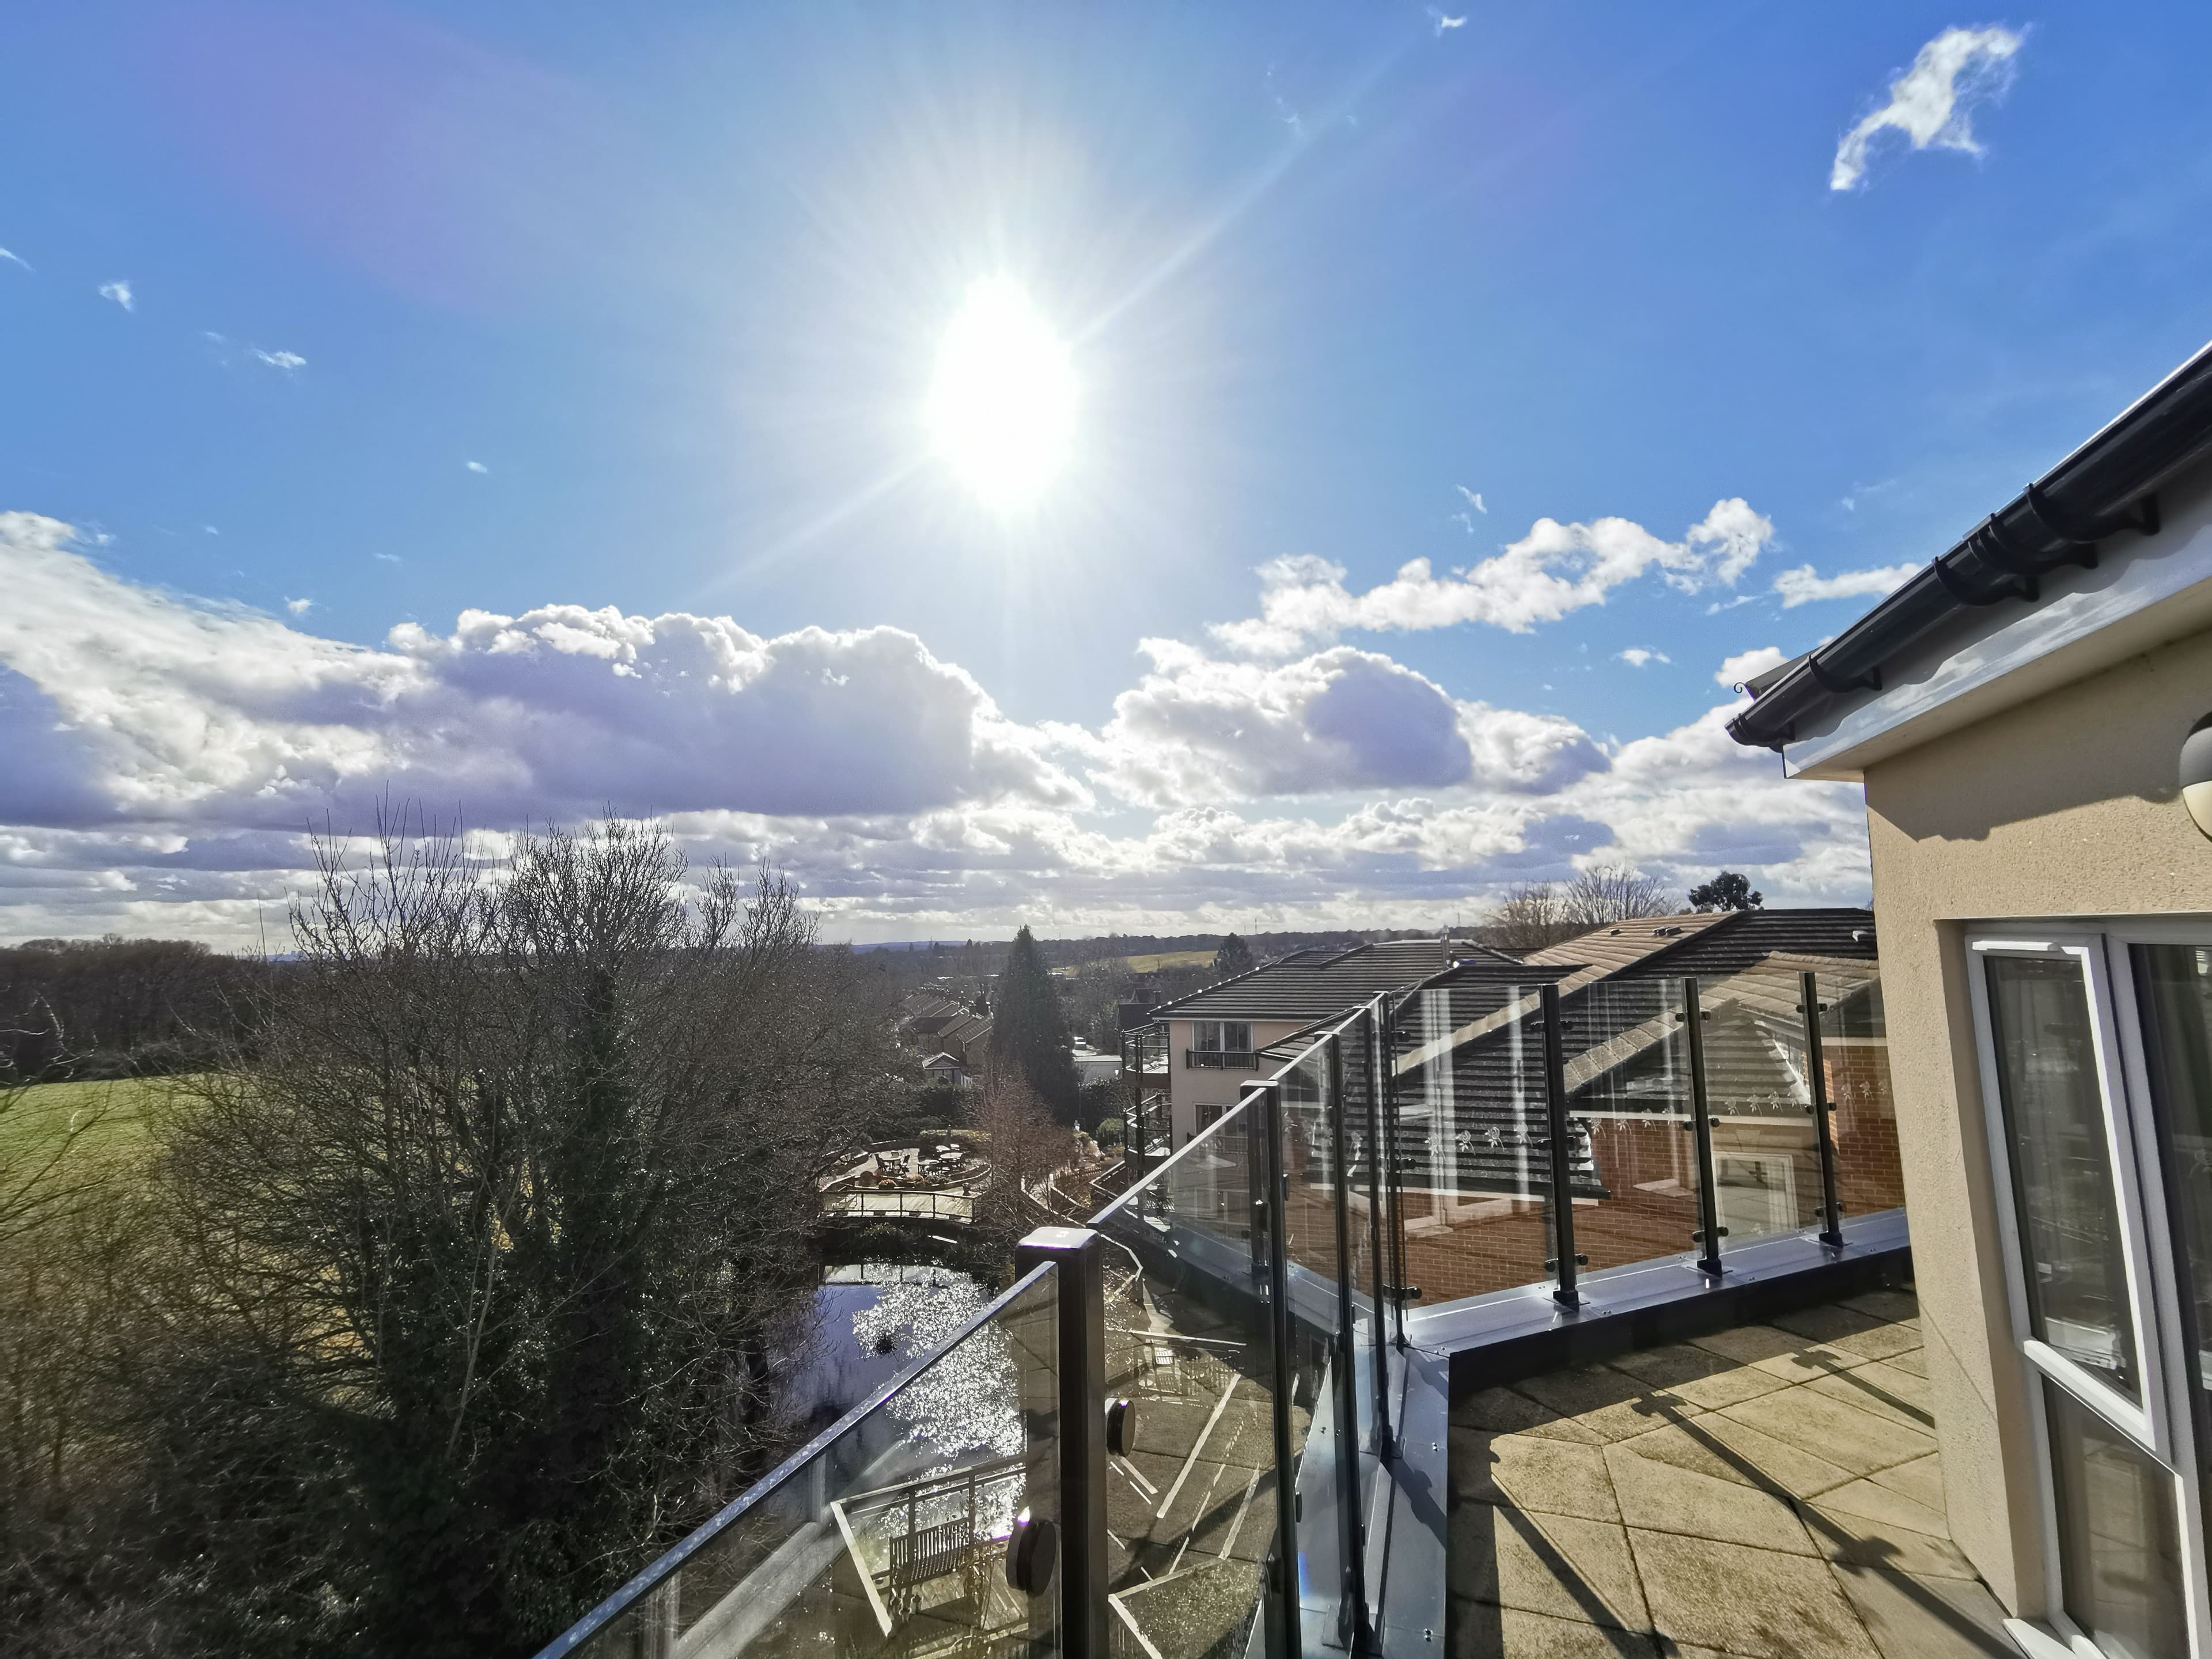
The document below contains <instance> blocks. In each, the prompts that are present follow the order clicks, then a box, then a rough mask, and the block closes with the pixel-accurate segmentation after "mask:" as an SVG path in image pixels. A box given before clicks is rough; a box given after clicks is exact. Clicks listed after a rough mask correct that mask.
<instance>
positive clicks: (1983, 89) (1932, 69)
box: [1828, 28, 2022, 190]
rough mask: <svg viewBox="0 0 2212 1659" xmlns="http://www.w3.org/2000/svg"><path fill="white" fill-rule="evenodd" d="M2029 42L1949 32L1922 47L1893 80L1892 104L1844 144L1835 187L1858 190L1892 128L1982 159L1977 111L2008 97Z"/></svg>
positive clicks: (2010, 35) (1925, 144)
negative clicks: (2016, 60)
mask: <svg viewBox="0 0 2212 1659" xmlns="http://www.w3.org/2000/svg"><path fill="white" fill-rule="evenodd" d="M2021 38H2022V37H2021V35H2020V34H2018V33H2015V31H2013V30H2011V29H2007V28H1981V29H1968V28H1948V29H1945V30H1944V31H1943V33H1941V34H1939V35H1937V36H1936V38H1935V39H1934V40H1930V41H1929V43H1928V44H1927V45H1926V46H1923V47H1921V48H1920V52H1919V54H1918V56H1917V57H1915V58H1913V60H1912V67H1911V69H1909V70H1905V73H1904V74H1902V75H1900V76H1898V77H1897V79H1896V80H1894V81H1892V82H1890V83H1889V101H1888V102H1887V103H1886V104H1884V105H1883V106H1881V108H1880V109H1877V110H1875V111H1874V112H1871V113H1870V114H1869V115H1868V116H1867V117H1866V118H1864V119H1863V120H1862V121H1860V123H1859V124H1858V125H1857V126H1855V127H1853V128H1852V129H1851V130H1850V131H1849V132H1847V133H1845V134H1844V137H1843V142H1842V143H1838V145H1837V146H1836V161H1835V165H1834V166H1833V167H1832V168H1830V169H1829V173H1828V188H1829V189H1830V190H1857V189H1858V188H1859V187H1860V186H1861V185H1863V184H1864V183H1865V182H1866V174H1867V162H1868V156H1869V150H1870V149H1871V148H1872V146H1873V144H1874V142H1875V139H1876V138H1877V137H1880V136H1881V134H1882V133H1884V132H1886V131H1898V132H1901V133H1903V134H1904V135H1905V137H1906V138H1907V139H1908V140H1909V141H1910V142H1911V145H1912V148H1913V149H1955V150H1963V151H1964V152H1966V154H1967V155H1980V154H1982V146H1981V144H1980V143H1978V142H1977V141H1976V139H1975V137H1974V130H1973V125H1972V112H1973V109H1974V106H1976V105H1977V104H1979V103H1982V102H1984V101H1986V100H1991V99H1995V98H1999V97H2002V95H2003V94H2004V91H2005V89H2006V88H2007V87H2008V86H2009V85H2010V84H2011V82H2012V72H2013V59H2014V58H2015V56H2017V55H2018V53H2019V52H2020V48H2021Z"/></svg>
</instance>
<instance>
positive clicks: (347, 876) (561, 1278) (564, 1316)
mask: <svg viewBox="0 0 2212 1659" xmlns="http://www.w3.org/2000/svg"><path fill="white" fill-rule="evenodd" d="M685 874H686V872H685V870H684V862H683V860H682V859H681V857H680V856H679V855H678V854H677V852H676V851H675V849H674V848H673V846H672V844H671V842H670V841H669V838H668V836H666V834H665V832H664V831H662V830H661V829H659V828H658V827H654V826H646V827H639V826H636V825H631V824H624V823H619V822H609V823H606V824H605V825H603V826H601V827H599V828H598V829H593V830H591V831H589V832H588V833H586V834H583V835H568V834H563V833H561V832H559V831H553V832H549V833H547V834H545V835H542V836H529V837H525V838H523V839H522V840H521V841H520V842H519V844H518V845H517V846H516V848H515V849H514V850H513V854H511V855H510V856H509V857H508V858H507V859H506V860H503V861H501V863H500V864H499V865H498V866H495V867H489V868H487V867H484V866H480V865H478V864H477V863H475V862H473V861H471V860H470V859H469V858H468V857H467V856H465V853H464V849H463V845H462V843H461V842H459V840H458V839H457V838H456V837H454V836H450V835H439V834H435V833H422V832H419V831H417V832H415V833H410V832H409V829H408V826H406V825H405V824H404V823H402V824H399V825H386V826H383V827H382V829H381V832H380V836H379V837H378V839H377V842H376V848H375V853H374V856H373V858H372V859H371V860H370V861H369V862H368V864H367V865H366V866H363V867H358V868H357V867H356V866H354V865H353V864H351V863H350V862H349V860H348V859H347V857H346V856H345V854H344V849H343V848H342V847H339V846H337V845H335V844H333V845H326V846H325V847H324V848H321V854H320V880H319V886H318V888H317V890H316V892H315V894H314V896H313V899H312V900H311V901H309V902H306V903H304V904H302V905H301V906H300V907H299V908H298V909H297V910H296V912H295V915H294V917H293V930H294V933H295V939H296V941H297V945H298V949H299V953H300V957H301V963H300V964H299V968H298V970H297V971H296V972H294V973H291V974H288V975H285V976H283V978H282V979H281V980H280V981H276V982H275V983H274V984H273V985H272V988H271V991H270V995H269V998H268V1001H267V1006H265V1007H264V1009H263V1010H262V1011H261V1018H260V1020H259V1033H258V1042H257V1045H256V1048H255V1051H254V1053H253V1054H252V1056H251V1057H250V1058H248V1059H247V1060H246V1061H245V1062H244V1063H243V1064H241V1065H240V1067H239V1068H238V1069H236V1070H234V1071H233V1072H231V1073H227V1074H221V1075H216V1076H214V1077H211V1078H210V1079H209V1080H208V1081H207V1083H206V1084H205V1085H204V1087H203V1088H202V1089H201V1091H200V1092H199V1096H198V1098H197V1100H195V1101H194V1102H193V1105H192V1109H191V1110H190V1111H188V1112H179V1114H178V1115H176V1118H175V1120H174V1122H173V1126H172V1129H171V1133H170V1135H169V1138H168V1141H167V1155H166V1162H165V1175H166V1178H167V1183H168V1190H169V1193H170V1194H171V1195H172V1202H173V1206H174V1208H175V1212H176V1218H177V1225H176V1243H175V1246H174V1256H175V1261H176V1264H177V1265H176V1270H175V1271H173V1273H170V1274H169V1276H168V1278H167V1281H166V1289H167V1296H168V1298H169V1300H168V1305H167V1309H166V1310H165V1311H166V1313H167V1317H168V1321H169V1325H170V1328H172V1329H173V1331H174V1332H175V1333H176V1336H175V1340H173V1342H172V1343H171V1344H170V1345H169V1346H168V1348H167V1351H166V1352H164V1353H163V1354H162V1355H161V1356H160V1357H159V1360H158V1362H157V1363H155V1364H153V1365H152V1366H151V1367H150V1368H149V1369H150V1370H151V1371H152V1373H153V1375H152V1376H151V1377H150V1380H149V1389H148V1398H149V1401H154V1402H155V1403H157V1404H158V1406H159V1407H160V1408H161V1409H160V1414H159V1418H158V1421H157V1422H155V1424H154V1425H153V1426H152V1427H151V1429H150V1430H149V1433H150V1434H151V1435H152V1437H154V1438H155V1441H156V1455H155V1462H156V1465H157V1467H158V1468H159V1470H160V1472H161V1476H162V1492H163V1497H164V1500H165V1504H166V1508H165V1509H164V1511H163V1513H164V1516H165V1518H166V1524H167V1527H168V1528H169V1535H168V1537H167V1539H166V1540H165V1547H166V1549H167V1553H169V1554H170V1555H171V1556H172V1557H173V1559H180V1560H184V1561H187V1562H190V1563H191V1564H192V1571H193V1572H194V1574H196V1575H197V1576H196V1577H194V1578H193V1579H192V1581H191V1583H190V1584H189V1585H188V1586H187V1590H188V1594H189V1597H190V1599H191V1603H192V1606H193V1607H194V1609H195V1610H196V1612H197V1614H198V1616H199V1618H200V1620H201V1621H202V1632H201V1634H202V1638H203V1639H204V1640H205V1641H207V1642H208V1644H210V1645H211V1646H216V1647H220V1648H223V1649H225V1650H230V1651H239V1652H256V1653H293V1652H307V1651H325V1650H331V1651H335V1650H355V1651H378V1652H385V1651H389V1652H408V1653H415V1654H423V1655H429V1654H443V1653H455V1654H459V1653H461V1652H477V1653H501V1652H526V1651H528V1650H530V1649H531V1648H532V1647H534V1646H535V1645H537V1644H538V1643H539V1642H540V1641H542V1640H543V1639H544V1638H546V1637H547V1636H549V1635H550V1634H551V1633H552V1632H556V1631H557V1630H558V1629H559V1628H560V1627H561V1626H562V1625H563V1624H565V1623H567V1622H568V1620H570V1619H572V1618H573V1617H574V1616H575V1614H576V1613H578V1612H579V1611H580V1610H581V1609H582V1608H584V1607H588V1606H589V1605H590V1604H591V1602H592V1601H593V1600H594V1599H596V1598H597V1597H598V1596H599V1595H600V1594H602V1593H604V1591H605V1589H608V1588H610V1587H611V1584H612V1583H614V1582H616V1581H617V1580H619V1578H620V1577H622V1576H623V1574H624V1573H626V1572H628V1571H630V1570H631V1569H633V1568H634V1567H635V1565H638V1563H639V1562H640V1561H641V1559H643V1558H644V1557H645V1556H646V1555H647V1554H648V1553H650V1551H651V1550H652V1549H653V1548H654V1547H657V1546H658V1545H659V1543H661V1542H663V1541H665V1540H666V1539H667V1538H669V1537H670V1536H671V1535H672V1534H674V1533H676V1532H677V1531H678V1530H680V1529H681V1528H683V1527H684V1526H685V1525H687V1524H688V1523H690V1522H694V1521H696V1519H697V1518H699V1517H700V1516H703V1515H704V1514H705V1513H707V1512H708V1511H709V1510H712V1509H713V1508H714V1506H716V1505H717V1504H720V1503H721V1502H722V1501H724V1500H726V1498H727V1497H728V1496H730V1495H731V1494H732V1492H735V1491H737V1490H738V1489H740V1488H742V1486H744V1484H745V1483H746V1482H747V1481H748V1480H750V1479H751V1478H753V1477H754V1476H755V1475H756V1474H757V1473H758V1472H759V1470H760V1468H762V1466H763V1460H764V1459H765V1458H766V1457H767V1456H768V1455H769V1454H770V1453H771V1452H773V1451H774V1450H775V1449H778V1445H779V1443H778V1438H777V1436H778V1423H777V1419H776V1417H775V1410H774V1407H775V1401H774V1394H773V1389H772V1386H771V1381H772V1379H771V1376H770V1370H769V1353H770V1352H771V1351H772V1350H773V1349H775V1347H776V1346H778V1345H779V1344H780V1343H781V1341H782V1340H783V1339H784V1336H785V1334H787V1332H788V1330H789V1329H790V1328H791V1324H792V1322H793V1320H794V1319H795V1318H797V1317H798V1316H799V1315H800V1314H801V1313H802V1312H803V1310H805V1306H806V1304H807V1302H808V1300H809V1297H811V1291H812V1286H813V1284H814V1281H815V1278H816V1275H817V1268H816V1260H815V1256H814V1254H813V1249H812V1243H813V1238H814V1233H815V1229H816V1226H817V1221H818V1216H817V1208H818V1206H817V1197H816V1192H817V1188H816V1184H815V1176H816V1175H817V1172H818V1171H820V1170H823V1169H824V1168H825V1167H827V1166H828V1165H829V1164H830V1163H831V1162H833V1161H834V1160H835V1159H836V1158H837V1157H838V1156H840V1155H841V1154H842V1153H844V1152H847V1151H848V1150H849V1148H850V1147H851V1146H854V1145H856V1144H859V1143H860V1142H861V1141H863V1140H864V1139H866V1135H867V1133H868V1132H869V1130H870V1127H871V1119H872V1113H873V1112H874V1111H875V1110H876V1109H877V1105H878V1091H880V1089H881V1086H882V1080H883V1079H885V1078H887V1077H888V1076H889V1075H890V1073H891V1072H892V1071H893V1068H894V1062H893V1061H892V1060H891V1058H890V1052H889V1048H888V1044H889V1038H888V1036H887V1030H888V1025H887V1022H886V1021H885V1020H884V1018H881V1011H880V1010H878V1009H876V1008H874V1007H872V1006H870V1005H869V1004H868V1003H867V1002H866V1000H865V998H864V997H863V996H862V995H860V993H859V976H858V975H855V974H854V971H853V968H852V962H851V957H850V954H849V952H844V951H829V950H825V949H823V948H822V947H820V946H818V945H817V942H816V939H815V936H814V928H813V923H812V921H811V917H810V916H809V915H808V914H807V913H806V912H805V909H804V908H802V907H801V905H800V904H799V900H798V898H797V896H796V895H795V893H794V892H793V890H792V889H791V888H790V887H789V886H788V885H787V884H785V883H783V882H781V881H780V880H776V879H774V878H767V877H763V878H762V879H761V880H760V881H759V883H758V884H757V885H756V886H755V887H754V888H753V889H752V890H750V893H749V892H748V891H747V890H745V889H744V886H743V885H741V884H740V883H739V882H738V880H737V878H735V877H734V876H733V875H732V872H729V871H727V870H726V869H720V868H718V869H714V870H712V871H709V872H706V873H705V876H704V878H703V879H702V880H701V881H700V882H699V883H698V884H697V890H696V898H695V899H694V900H693V901H692V902H689V903H687V902H685V901H684V889H683V886H682V884H683V882H684V877H685Z"/></svg>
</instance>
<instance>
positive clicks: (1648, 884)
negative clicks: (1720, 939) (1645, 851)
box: [1560, 864, 1674, 933]
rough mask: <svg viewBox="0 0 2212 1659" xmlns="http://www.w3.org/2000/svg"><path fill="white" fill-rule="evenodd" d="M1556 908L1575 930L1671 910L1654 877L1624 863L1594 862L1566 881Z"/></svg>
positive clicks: (1632, 919) (1587, 929)
mask: <svg viewBox="0 0 2212 1659" xmlns="http://www.w3.org/2000/svg"><path fill="white" fill-rule="evenodd" d="M1560 908H1562V910H1563V911H1564V912H1565V915H1566V918H1567V920H1568V921H1570V922H1571V923H1573V924H1574V931H1575V932H1576V933H1588V932H1589V930H1590V929H1591V928H1593V927H1611V926H1613V924H1614V923H1615V922H1620V921H1635V920H1637V919H1638V917H1641V916H1664V915H1673V914H1674V906H1673V905H1672V904H1670V903H1668V901H1667V895H1666V890H1665V889H1664V887H1662V884H1660V882H1659V880H1658V878H1656V877H1653V876H1647V875H1644V874H1643V873H1642V872H1639V871H1638V870H1636V869H1635V868H1634V867H1633V866H1629V865H1626V864H1594V865H1592V866H1590V867H1589V869H1587V870H1585V871H1583V872H1582V873H1581V874H1580V875H1578V876H1577V877H1576V878H1574V879H1573V880H1572V881H1571V882H1569V883H1568V884H1567V886H1566V890H1565V892H1564V893H1563V894H1562V895H1561V896H1560Z"/></svg>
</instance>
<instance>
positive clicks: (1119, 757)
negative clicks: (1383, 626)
mask: <svg viewBox="0 0 2212 1659" xmlns="http://www.w3.org/2000/svg"><path fill="white" fill-rule="evenodd" d="M1143 648H1144V650H1145V652H1146V654H1148V655H1149V656H1150V657H1151V658H1152V669H1151V670H1150V671H1148V672H1146V674H1145V675H1144V676H1143V677H1142V678H1140V679H1139V682H1138V684H1136V686H1135V687H1134V688H1133V689H1132V690H1127V691H1124V692H1123V693H1121V696H1118V697H1116V698H1115V700H1114V714H1113V718H1112V719H1111V720H1109V721H1108V722H1107V725H1106V726H1105V729H1104V730H1103V732H1101V733H1100V734H1099V736H1098V737H1097V738H1095V739H1094V738H1078V737H1075V736H1074V735H1073V734H1072V733H1069V732H1065V731H1060V730H1059V729H1057V728H1056V735H1059V736H1060V737H1061V738H1062V740H1063V741H1064V742H1067V743H1069V744H1072V745H1076V746H1079V748H1080V750H1081V751H1082V752H1083V753H1085V756H1086V757H1087V758H1088V759H1089V760H1090V761H1091V763H1092V767H1093V769H1092V773H1091V777H1092V781H1094V782H1095V783H1097V784H1098V785H1100V786H1101V787H1104V788H1106V789H1109V790H1110V791H1111V792H1112V793H1115V794H1117V795H1119V796H1121V798H1122V799H1125V800H1130V801H1134V802H1138V803H1140V804H1142V805H1148V806H1155V807H1179V806H1189V805H1198V804H1201V803H1211V802H1222V801H1234V800H1245V799H1252V798H1254V797H1255V796H1271V795H1310V794H1326V793H1341V792H1346V791H1358V790H1366V789H1376V788H1431V789H1441V788H1448V787H1453V786H1455V785H1472V786H1478V787H1485V788H1489V789H1499V790H1506V791H1517V790H1539V791H1541V790H1544V789H1548V788H1553V787H1558V785H1559V783H1561V782H1563V781H1565V780H1566V779H1567V778H1569V777H1572V776H1575V775H1579V773H1581V772H1583V771H1586V770H1588V769H1589V768H1591V767H1593V766H1600V765H1602V764H1603V763H1604V759H1603V757H1602V756H1601V754H1600V753H1599V752H1598V750H1597V749H1596V747H1595V744H1592V743H1591V742H1590V740H1589V738H1588V737H1586V736H1585V735H1584V734H1583V732H1582V731H1581V729H1580V728H1579V727H1577V726H1575V725H1574V724H1573V723H1572V722H1571V721H1568V720H1560V719H1558V718H1557V717H1555V716H1551V715H1540V714H1521V713H1519V712H1517V711H1514V710H1510V709H1494V708H1488V707H1487V706H1486V705H1483V704H1480V703H1462V702H1456V701H1455V700H1454V699H1453V698H1452V697H1451V696H1449V694H1448V693H1447V692H1446V691H1445V690H1443V687H1441V686H1439V685H1437V684H1436V683H1435V682H1434V681H1433V680H1431V679H1428V678H1425V676H1423V675H1420V674H1418V673H1415V672H1414V671H1413V670H1412V669H1409V668H1407V667H1405V666H1403V665H1401V664H1398V663H1395V662H1393V661H1392V660H1391V659H1389V658H1388V657H1385V656H1381V655H1377V654H1376V653H1372V652H1366V651H1356V650H1353V649H1352V648H1351V647H1348V646H1339V647H1334V648H1333V649H1330V650H1327V651H1322V652H1320V653H1316V654H1314V655H1311V656H1307V657H1303V658H1300V659H1297V660H1296V661H1292V662H1285V663H1278V664H1269V665H1262V664H1258V663H1251V662H1224V661H1221V660H1219V659H1215V658H1211V657H1208V656H1206V654H1205V653H1203V652H1201V651H1199V650H1197V649H1196V648H1194V647H1191V646H1188V645H1183V644H1181V643H1178V642H1176V641H1171V640H1146V641H1144V647H1143Z"/></svg>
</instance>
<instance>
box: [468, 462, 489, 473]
mask: <svg viewBox="0 0 2212 1659" xmlns="http://www.w3.org/2000/svg"><path fill="white" fill-rule="evenodd" d="M461 465H464V466H465V467H466V468H468V470H469V471H471V472H489V471H491V469H490V468H489V467H488V466H486V465H484V464H483V462H482V461H464V462H462V463H461Z"/></svg>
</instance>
